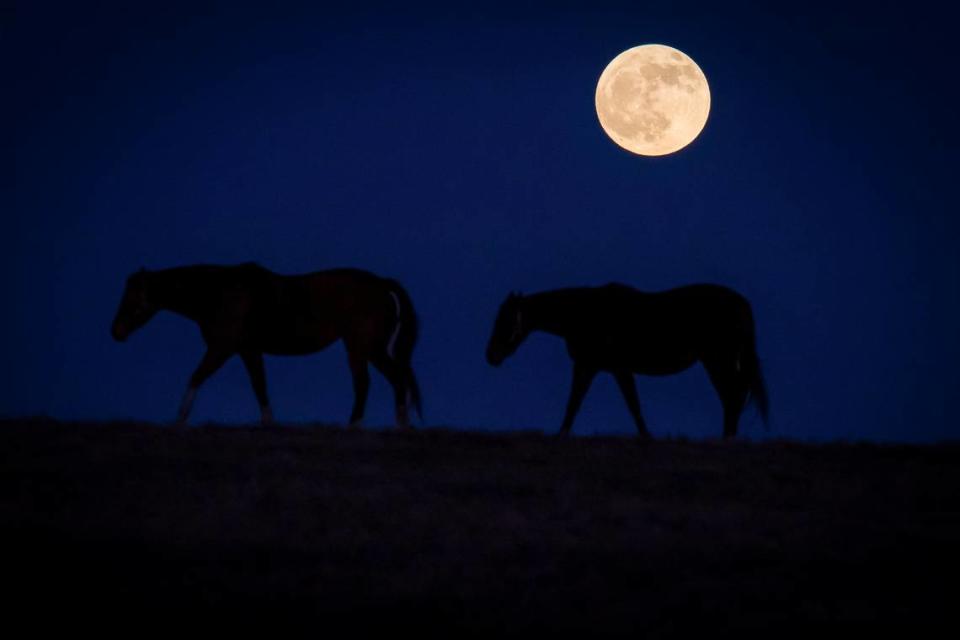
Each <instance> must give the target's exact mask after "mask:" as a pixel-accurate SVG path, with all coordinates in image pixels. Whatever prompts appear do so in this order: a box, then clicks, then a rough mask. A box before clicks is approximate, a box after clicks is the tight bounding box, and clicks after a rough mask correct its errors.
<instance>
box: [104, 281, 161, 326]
mask: <svg viewBox="0 0 960 640" xmlns="http://www.w3.org/2000/svg"><path fill="white" fill-rule="evenodd" d="M149 279H150V274H149V272H148V271H147V270H146V269H140V270H139V271H137V272H136V273H134V274H132V275H131V276H130V277H129V278H127V285H126V288H125V289H124V291H123V298H122V299H121V300H120V307H119V308H118V309H117V315H116V316H115V317H114V319H113V325H111V328H110V335H112V336H113V339H114V340H116V341H117V342H123V341H124V340H126V339H127V338H128V337H129V336H130V334H131V333H133V332H134V331H136V330H137V329H139V328H140V327H142V326H143V325H145V324H147V322H149V320H150V318H152V317H153V316H154V314H156V313H157V310H158V309H159V307H158V306H157V305H156V303H155V302H154V301H152V300H151V298H150V294H149V289H148V281H149Z"/></svg>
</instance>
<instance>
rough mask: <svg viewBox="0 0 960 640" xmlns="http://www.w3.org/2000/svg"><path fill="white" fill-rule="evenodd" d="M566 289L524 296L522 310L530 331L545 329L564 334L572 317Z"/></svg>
mask: <svg viewBox="0 0 960 640" xmlns="http://www.w3.org/2000/svg"><path fill="white" fill-rule="evenodd" d="M564 293H565V292H564V291H544V292H542V293H534V294H532V295H529V296H525V297H524V298H523V306H522V307H521V312H522V313H523V315H524V324H526V326H527V327H529V329H530V331H544V332H546V333H552V334H554V335H558V336H563V335H566V333H567V331H568V324H569V322H568V321H569V318H570V309H569V306H570V304H571V301H570V300H569V296H567V295H564Z"/></svg>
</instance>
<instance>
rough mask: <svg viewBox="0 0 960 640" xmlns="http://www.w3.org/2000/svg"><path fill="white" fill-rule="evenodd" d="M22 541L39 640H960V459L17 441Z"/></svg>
mask: <svg viewBox="0 0 960 640" xmlns="http://www.w3.org/2000/svg"><path fill="white" fill-rule="evenodd" d="M0 533H2V536H3V539H4V542H3V547H2V548H3V549H4V551H5V553H4V555H5V556H6V559H5V560H4V562H3V567H2V575H3V581H4V583H5V584H6V585H7V586H8V587H12V589H11V590H10V591H8V595H5V596H3V599H4V600H5V602H4V605H5V606H4V609H5V610H6V612H7V613H6V614H5V616H4V617H5V622H6V623H7V624H8V625H9V624H11V616H12V619H14V620H15V619H17V618H22V619H23V620H26V621H29V622H30V624H31V625H32V626H31V627H30V628H32V629H34V630H35V631H39V630H42V629H43V628H44V627H46V626H49V625H54V624H61V623H66V624H68V625H69V626H70V627H71V628H72V629H74V630H80V629H83V628H90V629H93V630H100V631H101V632H102V633H108V632H110V631H112V632H119V633H125V635H126V634H127V632H129V633H137V634H139V633H140V632H142V631H144V630H148V631H149V630H154V631H156V630H161V629H169V630H171V631H178V632H182V631H184V630H189V631H191V632H199V631H202V630H204V629H208V630H211V631H220V632H225V631H228V630H237V629H245V630H248V631H250V630H255V629H259V630H267V631H278V630H291V629H293V628H298V629H300V630H303V631H305V632H306V633H309V634H310V635H312V636H321V635H323V634H325V633H327V634H329V633H331V632H335V631H339V632H340V633H344V634H345V633H350V635H351V636H352V637H366V636H367V635H369V634H371V633H375V632H380V633H381V634H382V635H387V634H389V635H390V636H397V637H400V636H402V635H406V634H407V633H408V632H416V633H417V637H424V636H444V637H451V638H455V637H463V636H479V637H490V636H503V635H511V636H519V635H523V636H529V635H531V634H534V635H535V636H539V635H540V633H541V632H550V633H551V635H554V636H556V635H561V636H570V635H579V636H581V637H583V636H586V637H593V636H596V635H606V634H612V635H617V634H622V635H630V636H635V637H678V636H688V635H691V634H693V633H696V632H703V631H705V632H709V633H710V634H711V636H714V637H716V636H719V637H726V636H734V635H736V636H738V637H743V636H744V635H749V636H753V635H756V636H760V635H763V636H771V635H773V636H777V637H784V636H786V637H799V636H807V635H808V634H810V633H814V632H820V631H831V632H833V633H837V632H840V633H844V632H850V633H857V634H858V635H859V634H862V633H864V632H871V631H881V630H883V631H888V632H889V631H891V630H899V631H902V632H907V633H910V634H911V636H916V635H917V633H918V632H924V631H929V632H932V631H933V630H934V629H939V630H940V632H941V633H943V632H944V631H948V632H947V634H946V635H947V636H949V635H951V633H950V632H951V631H952V632H955V631H956V630H957V627H958V624H957V617H956V616H957V612H958V593H960V591H958V588H957V584H958V583H960V571H958V570H960V552H958V542H960V445H956V444H944V445H936V446H900V445H871V444H818V445H814V444H797V443H790V442H763V443H749V442H733V443H722V442H684V441H666V442H655V443H653V444H649V445H643V444H641V443H639V442H637V441H634V440H632V439H623V438H603V437H575V438H572V439H570V440H566V441H556V440H554V439H552V438H549V437H545V436H543V435H540V434H539V433H515V434H485V433H475V432H474V433H468V432H462V431H454V430H445V429H421V430H417V431H414V432H411V433H397V432H392V431H361V432H349V431H346V430H343V429H340V428H333V427H319V426H318V427H303V426H301V427H296V428H293V427H277V428H273V429H263V428H259V427H218V426H212V425H208V426H203V427H192V428H190V429H187V430H182V431H177V430H172V429H167V428H162V427H157V426H154V425H145V424H135V423H106V424H92V423H60V422H55V421H48V420H5V421H0ZM358 634H359V635H358ZM191 635H193V634H192V633H191ZM923 635H927V634H926V633H924V634H923Z"/></svg>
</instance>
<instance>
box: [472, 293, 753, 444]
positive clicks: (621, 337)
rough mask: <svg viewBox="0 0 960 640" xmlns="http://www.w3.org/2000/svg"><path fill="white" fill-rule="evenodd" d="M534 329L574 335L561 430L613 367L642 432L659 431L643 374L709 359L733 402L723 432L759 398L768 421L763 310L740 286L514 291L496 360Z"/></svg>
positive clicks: (492, 346) (502, 320)
mask: <svg viewBox="0 0 960 640" xmlns="http://www.w3.org/2000/svg"><path fill="white" fill-rule="evenodd" d="M533 331H545V332H547V333H552V334H554V335H557V336H560V337H562V338H564V340H566V343H567V352H568V353H569V354H570V357H571V358H572V360H573V383H572V385H571V388H570V397H569V399H568V401H567V408H566V413H565V415H564V417H563V423H562V425H561V427H560V432H559V435H566V434H568V433H569V432H570V427H571V426H572V425H573V421H574V418H575V417H576V415H577V412H578V411H579V409H580V404H581V402H582V401H583V397H584V395H585V394H586V393H587V391H588V390H589V388H590V384H591V382H592V381H593V378H594V377H595V376H596V374H597V373H598V372H599V371H608V372H610V373H612V374H613V376H614V378H615V379H616V381H617V385H618V386H619V387H620V391H621V392H622V393H623V397H624V399H625V400H626V402H627V407H628V408H629V410H630V414H631V415H632V416H633V419H634V422H635V423H636V426H637V431H638V432H639V435H640V437H641V438H645V439H647V438H649V437H650V433H649V431H647V426H646V423H645V422H644V420H643V415H642V414H641V413H640V402H639V400H638V399H637V390H636V386H635V384H634V379H633V374H634V373H641V374H646V375H669V374H674V373H679V372H680V371H683V370H684V369H687V368H689V367H691V366H692V365H693V364H694V363H696V362H697V361H699V362H702V363H703V365H704V367H705V368H706V370H707V374H708V375H709V376H710V381H711V382H712V383H713V386H714V387H715V388H716V390H717V393H718V394H719V396H720V401H721V403H722V405H723V435H724V437H725V438H732V437H733V436H735V435H736V433H737V423H738V421H739V419H740V414H741V412H742V410H743V408H744V406H745V405H746V403H747V401H748V400H749V399H752V400H753V401H755V403H756V406H757V408H758V410H759V412H760V415H761V417H762V418H763V420H764V422H766V421H767V414H768V401H767V393H766V388H765V386H764V382H763V377H762V376H761V373H760V363H759V360H758V359H757V352H756V341H755V337H754V323H753V312H752V311H751V309H750V303H749V302H748V301H747V300H746V298H744V297H743V296H741V295H740V294H738V293H737V292H735V291H733V290H731V289H728V288H726V287H722V286H719V285H711V284H694V285H689V286H684V287H679V288H676V289H670V290H667V291H662V292H658V293H646V292H642V291H638V290H637V289H634V288H632V287H628V286H626V285H622V284H617V283H611V284H608V285H606V286H602V287H581V288H569V289H557V290H554V291H544V292H542V293H537V294H533V295H528V296H523V295H519V294H510V295H509V296H508V297H507V299H506V300H505V301H504V302H503V303H502V304H501V305H500V310H499V312H498V314H497V319H496V322H495V324H494V327H493V334H492V335H491V337H490V342H489V344H488V345H487V361H488V362H489V363H490V364H492V365H493V366H499V365H500V364H501V363H502V362H503V361H504V360H505V359H506V358H507V357H508V356H510V355H512V354H513V353H514V352H515V351H516V350H517V347H519V346H520V344H521V343H522V342H523V341H524V340H525V339H526V338H527V336H529V335H530V333H531V332H533Z"/></svg>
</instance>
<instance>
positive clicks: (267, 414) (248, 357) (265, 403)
mask: <svg viewBox="0 0 960 640" xmlns="http://www.w3.org/2000/svg"><path fill="white" fill-rule="evenodd" d="M240 358H241V359H242V360H243V365H244V366H245V367H246V368H247V374H249V376H250V384H252V385H253V393H254V394H256V396H257V402H258V403H260V422H261V424H263V425H264V426H267V425H269V424H272V423H273V411H271V410H270V398H269V397H268V396H267V375H266V372H265V371H264V369H263V354H262V353H259V352H257V351H244V352H243V353H241V354H240Z"/></svg>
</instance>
